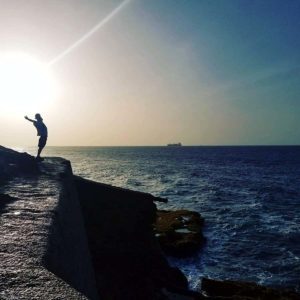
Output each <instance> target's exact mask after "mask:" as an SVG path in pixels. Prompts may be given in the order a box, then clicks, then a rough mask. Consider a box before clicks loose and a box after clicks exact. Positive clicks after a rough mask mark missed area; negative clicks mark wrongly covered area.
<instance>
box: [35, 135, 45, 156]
mask: <svg viewBox="0 0 300 300" xmlns="http://www.w3.org/2000/svg"><path fill="white" fill-rule="evenodd" d="M46 142H47V137H45V136H41V137H40V139H39V144H38V147H39V148H38V152H37V156H36V158H37V159H41V153H42V150H43V149H44V147H45V146H46Z"/></svg>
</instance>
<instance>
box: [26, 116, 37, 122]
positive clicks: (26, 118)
mask: <svg viewBox="0 0 300 300" xmlns="http://www.w3.org/2000/svg"><path fill="white" fill-rule="evenodd" d="M24 118H25V119H26V120H27V121H29V122H35V120H31V119H29V118H28V117H27V116H25V117H24Z"/></svg>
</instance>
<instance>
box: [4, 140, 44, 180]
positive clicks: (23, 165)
mask: <svg viewBox="0 0 300 300" xmlns="http://www.w3.org/2000/svg"><path fill="white" fill-rule="evenodd" d="M37 172H38V164H37V163H36V161H35V158H34V157H33V156H31V155H29V154H27V153H20V152H17V151H14V150H11V149H8V148H5V147H2V146H0V180H2V181H3V180H5V179H9V178H12V177H15V176H21V175H22V174H35V173H37Z"/></svg>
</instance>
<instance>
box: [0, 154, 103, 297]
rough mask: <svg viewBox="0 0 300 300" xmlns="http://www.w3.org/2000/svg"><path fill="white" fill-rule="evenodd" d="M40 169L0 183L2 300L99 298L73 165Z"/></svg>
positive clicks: (55, 163) (55, 161) (49, 162)
mask: <svg viewBox="0 0 300 300" xmlns="http://www.w3.org/2000/svg"><path fill="white" fill-rule="evenodd" d="M1 155H2V153H1V149H0V157H1ZM16 155H18V154H16ZM24 159H26V158H25V157H24ZM5 161H6V160H4V162H5ZM38 167H39V169H40V172H39V173H38V174H31V175H28V172H26V174H25V173H22V172H20V171H18V173H16V170H17V168H13V170H14V172H15V173H14V174H13V176H12V177H11V178H10V179H9V180H8V181H5V182H1V184H0V200H1V201H2V200H3V201H4V200H7V199H9V201H5V205H3V206H2V207H1V210H0V231H1V236H0V299H10V300H11V299H18V300H26V299H30V300H31V299H47V300H52V299H53V300H54V299H66V300H69V299H72V300H73V299H74V300H76V299H93V300H94V299H95V300H96V299H99V297H98V294H97V288H96V284H95V275H94V270H93V267H92V263H91V258H90V253H89V248H88V243H87V238H86V232H85V229H84V225H83V220H82V215H81V210H80V206H79V202H78V198H77V193H76V192H75V190H74V185H73V175H72V171H71V167H70V164H69V163H68V162H67V161H66V160H64V159H60V158H51V159H50V158H49V159H46V160H45V161H43V162H42V163H41V164H38ZM8 170H9V169H8ZM0 172H1V170H0ZM8 175H9V174H8Z"/></svg>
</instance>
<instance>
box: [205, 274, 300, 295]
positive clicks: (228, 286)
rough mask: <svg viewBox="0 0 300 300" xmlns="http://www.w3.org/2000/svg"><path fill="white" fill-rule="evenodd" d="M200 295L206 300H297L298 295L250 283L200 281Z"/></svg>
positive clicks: (206, 279)
mask: <svg viewBox="0 0 300 300" xmlns="http://www.w3.org/2000/svg"><path fill="white" fill-rule="evenodd" d="M202 293H205V295H206V296H207V298H206V299H208V300H214V299H218V300H299V299H300V294H297V293H295V292H292V291H286V290H278V289H272V288H268V287H264V286H260V285H258V284H256V283H252V282H243V281H230V280H224V281H221V280H212V279H208V278H203V279H202Z"/></svg>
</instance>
